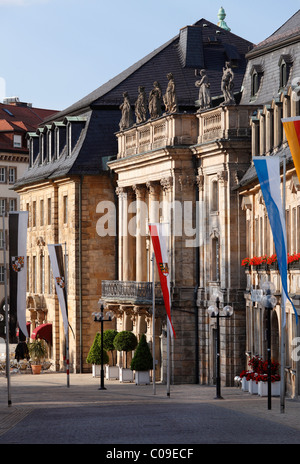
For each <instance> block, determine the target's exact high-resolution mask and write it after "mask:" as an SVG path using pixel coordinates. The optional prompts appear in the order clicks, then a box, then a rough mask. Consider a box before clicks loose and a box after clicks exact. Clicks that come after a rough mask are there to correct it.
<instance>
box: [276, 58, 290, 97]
mask: <svg viewBox="0 0 300 464" xmlns="http://www.w3.org/2000/svg"><path fill="white" fill-rule="evenodd" d="M278 66H279V81H280V89H283V88H284V87H286V86H287V83H288V81H289V77H290V73H291V69H292V66H293V59H292V57H291V55H281V57H280V59H279V62H278Z"/></svg>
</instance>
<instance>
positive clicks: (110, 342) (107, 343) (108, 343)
mask: <svg viewBox="0 0 300 464" xmlns="http://www.w3.org/2000/svg"><path fill="white" fill-rule="evenodd" d="M117 334H118V332H117V330H114V329H108V330H105V331H104V333H103V348H104V349H105V350H106V351H110V352H111V358H112V365H113V366H114V365H115V362H114V353H113V352H114V350H115V347H114V339H115V337H116V336H117Z"/></svg>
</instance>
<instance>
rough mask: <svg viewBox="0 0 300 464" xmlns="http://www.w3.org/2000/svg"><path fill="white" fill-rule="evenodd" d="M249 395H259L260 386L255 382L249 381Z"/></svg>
mask: <svg viewBox="0 0 300 464" xmlns="http://www.w3.org/2000/svg"><path fill="white" fill-rule="evenodd" d="M249 393H250V395H257V394H258V384H257V383H256V382H255V380H249Z"/></svg>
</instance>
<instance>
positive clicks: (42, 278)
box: [40, 255, 45, 293]
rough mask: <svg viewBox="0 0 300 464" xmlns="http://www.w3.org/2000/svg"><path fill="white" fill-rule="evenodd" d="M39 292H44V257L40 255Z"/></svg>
mask: <svg viewBox="0 0 300 464" xmlns="http://www.w3.org/2000/svg"><path fill="white" fill-rule="evenodd" d="M40 293H45V258H44V255H41V256H40Z"/></svg>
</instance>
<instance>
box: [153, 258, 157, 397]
mask: <svg viewBox="0 0 300 464" xmlns="http://www.w3.org/2000/svg"><path fill="white" fill-rule="evenodd" d="M152 357H153V374H152V375H153V394H154V395H156V384H155V276H154V253H152Z"/></svg>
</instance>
